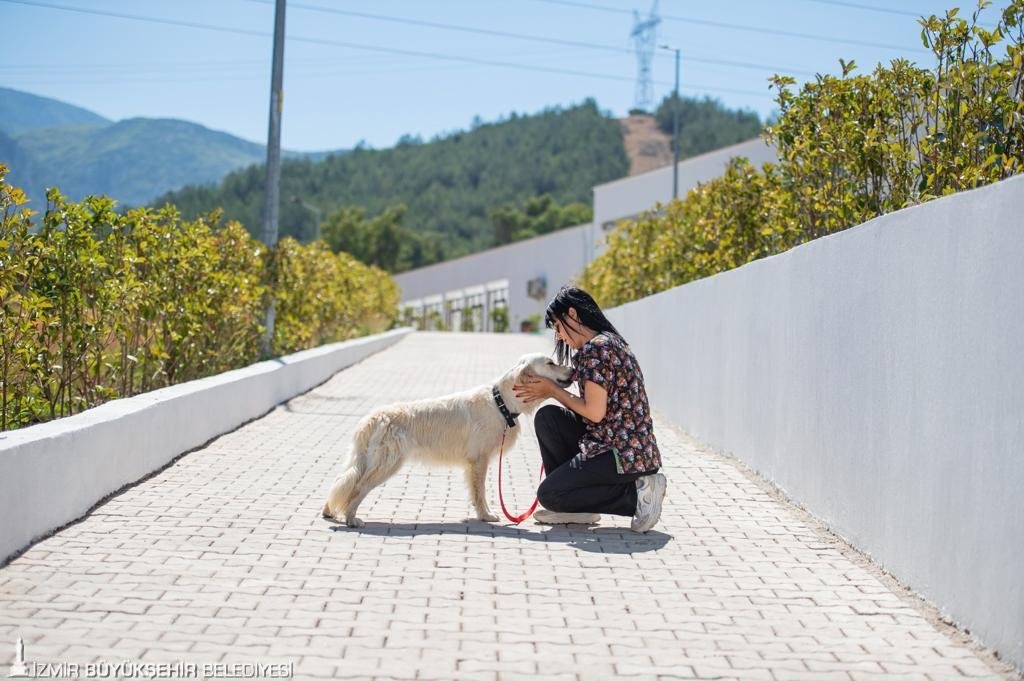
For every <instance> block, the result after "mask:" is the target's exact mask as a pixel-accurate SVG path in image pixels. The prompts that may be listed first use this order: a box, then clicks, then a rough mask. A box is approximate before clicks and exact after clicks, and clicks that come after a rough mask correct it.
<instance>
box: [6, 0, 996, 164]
mask: <svg viewBox="0 0 1024 681" xmlns="http://www.w3.org/2000/svg"><path fill="white" fill-rule="evenodd" d="M29 1H30V2H33V3H37V2H38V3H39V4H45V5H50V6H49V7H42V6H38V5H26V4H16V3H12V2H8V1H7V0H0V26H2V33H0V35H3V37H4V60H3V62H2V63H0V85H3V86H6V87H12V88H16V89H20V90H24V91H28V92H32V93H35V94H39V95H44V96H48V97H54V98H57V99H61V100H64V101H67V102H70V103H72V104H76V105H78V106H82V107H85V108H88V109H91V110H93V111H96V112H97V113H99V114H101V115H103V116H106V117H108V118H112V119H122V118H129V117H133V116H147V117H175V118H183V119H186V120H190V121H195V122H197V123H201V124H203V125H205V126H208V127H210V128H214V129H217V130H224V131H227V132H230V133H232V134H235V135H238V136H240V137H243V138H245V139H249V140H253V141H257V142H263V141H265V139H266V128H267V106H268V105H267V100H268V93H269V87H270V85H269V79H270V55H271V38H270V37H269V33H271V32H272V30H273V4H272V3H271V2H269V1H268V0H206V1H204V0H137V1H135V2H128V1H121V0H92V1H86V0H29ZM957 4H958V3H956V2H953V1H952V0H947V1H945V2H943V1H938V0H890V1H889V2H885V1H883V0H848V1H844V0H839V1H836V0H720V1H719V2H695V1H691V0H661V2H660V13H661V14H662V15H665V16H666V17H671V18H665V19H664V20H663V21H662V23H661V25H660V27H659V37H658V40H659V42H664V43H670V44H674V45H678V46H680V48H681V49H682V54H683V60H682V90H683V92H684V94H689V95H704V94H707V95H711V96H713V97H718V98H719V99H721V100H722V101H723V102H724V103H725V104H727V105H729V106H732V107H747V108H751V109H754V110H755V111H757V112H758V113H760V114H761V115H762V117H764V116H766V115H767V114H769V113H770V112H771V111H772V109H773V103H772V99H771V94H770V92H769V90H768V88H767V78H768V76H769V75H771V74H772V73H774V72H776V71H779V70H786V69H791V70H794V71H797V72H799V73H796V74H795V77H797V78H798V79H799V80H801V81H802V80H807V79H809V78H811V77H812V76H811V74H813V73H815V72H825V71H833V72H834V71H835V70H836V69H837V59H838V58H839V57H843V58H846V59H850V58H853V59H856V61H857V63H858V64H859V65H860V66H861V67H862V68H867V67H870V66H872V65H874V64H875V63H877V62H879V61H888V60H889V59H891V58H894V57H897V56H903V57H908V58H910V59H913V60H916V61H918V62H921V63H930V56H929V55H928V54H927V53H924V52H922V51H921V50H922V49H923V47H922V45H921V42H920V37H919V36H920V27H919V26H918V25H917V23H916V21H915V19H914V18H913V16H905V15H903V14H901V13H904V12H908V13H913V14H931V13H941V12H944V11H945V10H946V9H947V8H949V7H953V6H957ZM959 4H960V5H961V6H963V7H965V8H970V7H972V6H973V5H966V4H963V3H959ZM1002 4H1003V3H997V4H996V6H995V7H993V8H990V9H989V10H987V11H986V13H985V15H984V16H986V17H988V22H989V23H991V22H994V21H995V20H996V18H997V10H998V8H1000V7H1001V6H1002ZM56 6H60V7H65V8H80V9H84V10H87V11H88V12H100V13H102V12H108V13H115V14H117V13H120V14H132V15H138V16H143V17H151V18H156V19H162V20H166V21H171V22H193V23H198V24H207V25H212V26H219V27H226V28H230V29H234V30H240V31H251V32H254V33H257V34H259V33H266V34H268V35H252V34H239V33H232V32H226V31H217V30H209V29H205V28H199V27H194V26H193V27H186V26H179V25H168V24H161V23H151V22H145V21H138V20H132V19H127V18H118V17H114V16H109V15H97V14H90V13H82V12H75V11H68V10H67V9H58V8H57V7H56ZM650 6H651V2H650V0H644V1H643V2H640V1H634V0H475V1H469V0H434V1H431V2H427V1H423V0H419V1H416V0H374V1H372V2H371V1H370V0H306V1H305V2H298V3H295V2H293V3H289V8H288V12H287V30H286V34H287V36H288V42H287V44H286V47H285V71H284V91H285V98H284V116H283V129H282V144H283V145H284V146H285V147H286V148H289V149H298V150H319V149H336V148H349V147H352V146H354V145H355V144H356V143H357V142H358V141H359V140H365V141H366V142H367V143H368V144H369V145H371V146H374V147H386V146H390V145H392V144H394V143H395V141H396V140H397V139H398V138H399V137H400V136H401V135H403V134H406V133H409V134H413V135H416V134H418V135H421V136H423V137H424V138H425V139H426V138H430V137H432V136H434V135H436V134H438V133H443V132H445V131H451V130H455V129H461V128H466V127H468V126H469V125H470V123H471V121H472V120H473V117H474V116H476V115H479V116H480V117H481V118H482V119H483V120H485V121H488V120H494V119H496V118H498V117H499V116H501V115H507V114H508V113H509V112H512V111H516V112H520V113H523V112H526V113H532V112H535V111H538V110H540V109H543V108H544V107H547V106H553V105H570V104H573V103H577V102H579V101H581V100H583V99H585V98H586V97H594V98H595V99H596V100H597V102H598V104H599V105H600V106H601V108H602V109H604V110H607V111H610V112H611V113H613V114H614V115H625V113H626V112H627V111H628V110H629V108H630V107H631V106H632V105H633V101H634V79H635V76H636V57H635V56H634V54H633V52H632V49H631V43H630V42H629V32H630V29H631V27H632V21H633V20H632V17H631V15H630V14H629V13H628V12H629V11H632V10H634V9H636V10H640V11H641V12H643V13H646V12H647V11H648V10H649V9H650ZM309 7H321V8H323V7H326V8H330V9H334V10H337V11H338V12H349V13H363V14H374V15H380V16H384V17H391V18H399V19H405V20H412V21H416V22H421V23H420V24H417V25H410V24H408V23H400V22H396V21H386V20H382V19H379V18H369V17H359V16H352V15H351V14H342V13H336V12H335V13H332V12H324V11H315V10H312V9H309ZM870 7H875V8H882V9H884V10H887V11H873V10H871V9H869V8H870ZM422 22H429V23H433V24H450V25H457V26H463V27H471V28H474V29H480V30H484V31H492V32H493V31H498V32H505V33H516V34H523V35H530V36H538V37H543V38H549V39H555V40H560V41H572V42H578V43H590V44H596V45H601V46H610V47H612V48H619V51H614V50H601V49H594V48H588V47H583V46H578V45H565V44H550V43H544V42H535V41H527V40H523V39H519V38H512V37H505V36H496V35H492V34H481V33H472V32H464V31H456V30H449V29H442V28H438V27H434V26H426V25H423V23H422ZM701 22H707V23H701ZM716 24H728V25H730V26H725V25H716ZM738 26H742V27H756V28H761V29H766V30H774V31H788V32H793V33H803V34H810V35H816V36H824V37H826V38H832V39H843V40H851V41H860V42H869V43H876V45H872V46H868V45H853V44H845V43H840V42H836V41H834V40H811V39H806V38H801V37H796V36H781V35H777V34H771V33H761V32H756V31H751V30H744V29H742V28H738ZM316 41H320V42H316ZM330 43H333V44H330ZM337 43H348V45H347V46H342V45H338V44H337ZM355 45H360V46H365V47H372V48H377V49H376V50H374V49H364V48H362V47H356V46H355ZM381 50H405V51H408V52H418V53H432V54H435V55H447V56H452V57H460V58H469V59H472V60H477V61H480V60H483V61H487V62H503V63H511V64H519V65H525V66H529V67H538V68H542V69H560V70H564V71H572V72H581V73H575V74H570V73H549V72H544V71H534V70H524V69H517V68H509V67H506V66H499V65H496V64H490V63H463V62H459V61H453V60H445V59H440V58H432V57H429V56H426V55H424V54H400V53H395V52H387V51H381ZM698 60H700V61H698ZM721 62H742V63H743V66H736V65H729V64H725V63H721ZM653 68H654V79H655V81H656V83H655V97H656V99H660V98H661V97H662V96H664V95H665V94H667V93H668V92H670V91H671V89H672V80H673V66H672V59H671V56H670V55H668V54H667V53H661V54H659V55H657V56H656V58H655V60H654V67H653ZM587 74H597V75H599V76H604V77H603V78H601V77H595V76H593V75H587ZM616 79H621V80H616Z"/></svg>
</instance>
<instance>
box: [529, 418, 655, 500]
mask: <svg viewBox="0 0 1024 681" xmlns="http://www.w3.org/2000/svg"><path fill="white" fill-rule="evenodd" d="M533 426H534V429H535V430H536V431H537V440H538V442H540V455H541V458H542V459H543V460H544V471H545V473H546V477H545V478H544V479H543V480H542V481H541V483H540V487H538V488H537V498H538V499H539V500H540V503H541V505H542V506H543V507H544V508H546V509H548V510H549V511H560V512H563V513H609V514H612V515H625V516H632V515H635V514H636V479H637V478H639V477H641V476H643V475H650V474H651V473H656V472H657V471H648V472H644V473H619V472H617V471H616V470H615V455H614V454H612V453H611V452H610V451H609V452H605V453H603V454H598V455H597V456H595V457H593V458H592V459H586V460H583V461H582V462H581V463H582V466H581V467H580V468H570V467H569V461H570V460H571V459H573V458H574V457H579V456H582V455H581V454H580V453H579V452H580V447H579V442H580V438H581V437H582V436H583V433H584V432H585V431H586V424H585V423H584V421H583V417H581V416H580V415H579V414H577V413H576V412H574V411H572V410H571V409H566V408H565V407H559V406H555V405H547V406H544V407H541V408H540V409H539V410H537V415H536V416H535V417H534V419H533Z"/></svg>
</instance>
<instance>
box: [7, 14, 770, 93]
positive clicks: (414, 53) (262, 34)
mask: <svg viewBox="0 0 1024 681" xmlns="http://www.w3.org/2000/svg"><path fill="white" fill-rule="evenodd" d="M0 2H6V3H13V4H18V5H28V6H32V7H42V8H46V9H57V10H63V11H68V12H77V13H80V14H90V15H95V16H106V17H112V18H117V19H128V20H132V21H143V22H148V23H156V24H163V25H167V26H180V27H185V28H198V29H203V30H209V31H219V32H222V33H234V34H237V35H246V36H255V37H259V38H267V37H271V36H272V34H271V33H270V32H268V31H257V30H250V29H244V28H237V27H233V26H222V25H217V24H205V23H201V22H197V21H184V20H179V19H162V18H159V17H149V16H144V15H139V14H128V13H126V12H111V11H108V10H94V9H85V8H82V7H70V6H67V5H58V4H56V3H50V2H38V1H35V0H0ZM289 40H293V41H296V42H303V43H309V44H314V45H327V46H332V47H345V48H350V49H355V50H365V51H369V52H381V53H385V54H400V55H405V56H410V57H422V58H428V59H438V60H441V61H454V62H462V63H467V64H477V65H481V66H497V67H501V68H511V69H520V70H525V71H536V72H540V73H550V74H556V75H569V76H580V77H584V78H595V79H600V80H612V81H618V82H630V83H631V82H633V78H630V77H627V76H614V75H609V74H605V73H594V72H590V71H580V70H576V69H563V68H557V67H550V66H529V65H525V64H520V63H515V62H505V61H499V60H494V59H481V58H477V57H463V56H458V55H451V54H443V53H439V52H426V51H422V50H408V49H400V48H394V47H380V46H377V45H366V44H362V43H353V42H348V41H341V40H328V39H326V38H312V37H305V36H291V37H289ZM657 83H658V84H659V85H663V86H668V85H669V83H666V82H663V81H657ZM687 89H690V90H707V91H710V92H724V93H730V94H745V95H755V96H764V93H763V92H754V91H751V90H740V89H734V88H723V87H719V86H714V85H701V84H696V83H694V84H691V85H690V86H689V87H688V88H687Z"/></svg>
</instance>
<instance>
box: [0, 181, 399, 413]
mask: <svg viewBox="0 0 1024 681" xmlns="http://www.w3.org/2000/svg"><path fill="white" fill-rule="evenodd" d="M6 172H7V168H6V166H4V165H2V164H0V429H7V428H12V427H17V426H21V425H26V424H29V423H34V422H38V421H43V420H47V419H52V418H57V417H61V416H66V415H69V414H73V413H76V412H79V411H82V410H83V409H87V408H89V407H92V406H95V405H97V404H100V403H102V402H104V401H107V400H110V399H114V398H118V397H127V396H130V395H134V394H137V393H140V392H144V391H147V390H152V389H155V388H160V387H164V386H167V385H171V384H173V383H179V382H181V381H187V380H191V379H194V378H199V377H202V376H208V375H211V374H215V373H219V372H222V371H225V370H227V369H231V368H236V367H240V366H244V365H246V364H249V363H251V362H253V361H255V360H257V359H258V358H259V354H260V344H261V334H262V332H263V326H262V324H263V315H264V309H265V306H266V304H267V301H268V298H267V296H268V294H269V293H270V292H271V291H273V295H274V298H275V300H276V301H277V303H276V306H277V320H276V323H275V334H274V339H273V351H274V353H275V354H281V353H287V352H292V351H295V350H298V349H301V348H306V347H312V346H314V345H318V344H320V343H325V342H330V341H334V340H341V339H344V338H349V337H352V336H355V335H357V334H363V333H369V332H372V331H374V330H378V329H381V328H386V327H387V326H389V325H390V324H391V323H392V321H393V316H394V315H393V310H394V309H395V306H396V305H397V302H398V289H397V286H396V285H395V283H394V281H393V280H391V279H390V277H388V276H387V275H386V274H385V273H384V272H382V271H381V270H378V269H376V268H373V267H368V266H366V265H363V264H362V263H360V262H358V261H356V260H355V259H353V258H352V257H351V256H349V255H348V254H345V253H339V254H333V253H331V252H330V250H329V249H328V248H327V247H326V245H325V244H324V243H323V242H316V243H314V244H311V245H309V246H301V245H299V244H298V243H297V242H295V241H294V240H292V239H284V240H282V242H281V244H280V246H279V248H277V249H276V250H275V251H274V253H273V254H272V256H271V255H270V254H268V251H267V249H266V248H265V247H264V246H263V245H262V244H261V243H259V242H257V241H255V240H254V239H253V238H252V237H251V236H249V234H248V232H247V231H246V230H245V228H244V227H242V225H241V224H239V223H238V222H234V221H231V222H228V223H226V224H224V225H221V224H220V222H221V218H220V214H219V212H216V211H215V212H213V213H211V214H209V215H206V216H202V217H199V218H197V219H195V220H192V221H183V220H182V219H181V216H180V214H179V213H178V211H177V210H176V209H175V208H174V207H173V206H170V205H168V206H165V207H164V208H162V209H160V210H154V209H151V208H137V209H133V210H130V211H128V212H127V213H125V214H124V215H120V214H118V213H116V212H115V211H114V207H115V203H114V201H113V200H111V199H109V198H106V197H95V196H90V197H87V198H86V199H85V200H83V201H81V202H78V203H75V202H70V201H67V200H66V199H65V197H63V196H62V195H61V194H60V192H59V191H57V190H56V189H50V190H49V193H48V196H47V200H48V210H47V211H46V213H45V215H44V217H43V219H42V222H41V224H40V225H39V228H38V230H36V229H34V228H35V225H34V224H33V222H32V216H33V212H32V211H30V210H28V209H26V208H24V203H25V195H24V193H23V192H22V191H21V190H20V189H18V188H17V187H13V186H11V185H9V184H8V183H7V182H6V181H5V179H4V178H5V175H6Z"/></svg>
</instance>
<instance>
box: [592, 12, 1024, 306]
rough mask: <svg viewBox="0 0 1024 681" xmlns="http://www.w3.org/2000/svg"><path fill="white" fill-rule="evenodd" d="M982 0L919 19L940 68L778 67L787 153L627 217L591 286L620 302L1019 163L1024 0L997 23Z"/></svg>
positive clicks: (1009, 171) (610, 301)
mask: <svg viewBox="0 0 1024 681" xmlns="http://www.w3.org/2000/svg"><path fill="white" fill-rule="evenodd" d="M988 4H989V3H988V2H981V3H979V6H978V7H979V10H978V12H980V10H981V9H982V8H984V7H986V6H987V5H988ZM978 12H975V13H974V14H973V15H972V17H971V18H970V19H963V18H961V17H959V15H958V11H957V10H955V9H954V10H950V11H949V12H947V13H946V15H945V16H944V17H941V18H940V17H937V16H931V17H929V18H927V19H922V20H921V21H920V23H921V26H922V32H921V37H922V41H923V42H924V44H925V45H926V46H927V47H929V48H930V49H931V50H932V52H933V53H934V56H935V64H934V66H933V67H932V68H930V69H925V68H921V67H918V66H916V65H914V64H912V63H911V62H909V61H907V60H904V59H896V60H893V61H891V62H890V63H889V64H888V65H887V66H884V65H881V64H879V65H878V66H877V67H876V68H875V70H874V71H873V72H872V73H871V74H869V75H853V72H854V71H855V69H856V64H854V63H853V62H844V61H842V60H840V65H841V67H842V75H840V76H831V75H824V76H823V75H819V76H817V77H816V78H815V80H814V81H812V82H809V83H805V84H804V85H803V86H802V87H801V88H800V90H799V91H794V90H793V89H792V86H793V85H794V81H793V79H792V78H788V77H782V76H775V77H774V78H772V82H773V84H774V86H775V88H776V91H777V95H776V101H777V102H778V105H779V110H780V116H779V120H778V122H777V123H775V124H773V125H771V126H769V127H768V128H767V130H766V136H767V138H768V139H769V140H770V141H771V142H773V143H774V144H775V145H776V147H777V149H778V156H779V162H778V163H777V164H772V163H766V164H764V166H763V167H762V168H761V169H760V170H758V169H756V168H754V167H753V166H752V165H751V164H750V163H749V162H747V161H746V159H734V160H733V161H732V162H731V163H730V164H729V166H728V168H727V170H726V172H725V174H724V175H723V176H722V177H720V178H716V179H714V180H712V181H710V182H708V183H706V184H702V185H699V186H698V187H696V188H694V189H693V190H692V191H690V192H689V193H688V195H687V196H686V197H685V199H683V200H677V201H673V202H671V203H670V204H668V206H665V207H663V206H661V205H658V206H656V207H655V209H654V210H653V211H651V212H648V213H646V214H644V215H642V216H641V217H640V218H639V219H637V220H634V221H628V222H623V224H622V225H620V226H619V227H618V228H617V229H616V230H615V231H614V232H612V234H611V235H610V236H609V239H608V248H607V250H606V251H605V253H604V254H602V255H601V256H600V257H599V258H596V259H595V260H594V261H593V262H592V263H591V264H590V265H589V266H588V267H587V269H586V271H585V272H584V274H583V276H582V277H581V285H583V286H585V287H587V288H588V289H589V290H590V291H591V293H592V294H593V295H594V296H595V297H597V298H598V299H599V300H600V301H601V302H602V304H604V305H618V304H621V303H624V302H627V301H630V300H634V299H636V298H640V297H643V296H646V295H650V294H652V293H656V292H658V291H662V290H665V289H667V288H671V287H673V286H678V285H680V284H684V283H686V282H688V281H692V280H694V279H699V278H701V277H706V276H709V275H712V274H715V273H716V272H721V271H723V270H727V269H731V268H733V267H737V266H739V265H742V264H744V263H746V262H750V261H751V260H755V259H757V258H761V257H764V256H766V255H771V254H774V253H779V252H781V251H784V250H786V249H789V248H791V247H793V246H795V245H797V244H800V243H802V242H805V241H808V240H810V239H815V238H817V237H819V236H823V235H825V234H829V233H832V232H836V231H839V230H843V229H846V228H848V227H851V226H854V225H857V224H860V223H863V222H865V221H867V220H870V219H871V218H874V217H876V216H878V215H882V214H885V213H888V212H891V211H894V210H899V209H900V208H904V207H906V206H910V205H914V204H916V203H920V202H922V201H928V200H930V199H933V198H936V197H939V196H945V195H947V194H951V193H954V192H958V191H963V190H965V189H972V188H975V187H979V186H982V185H985V184H989V183H992V182H997V181H999V180H1001V179H1004V178H1007V177H1010V176H1012V175H1014V174H1016V173H1019V172H1021V170H1022V169H1024V0H1012V1H1011V2H1010V3H1009V4H1008V6H1007V7H1006V9H1004V10H1003V12H1002V15H1001V19H1000V21H999V24H998V26H997V28H995V29H993V30H991V31H989V30H986V29H984V28H982V27H980V26H978V23H977V19H978Z"/></svg>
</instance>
